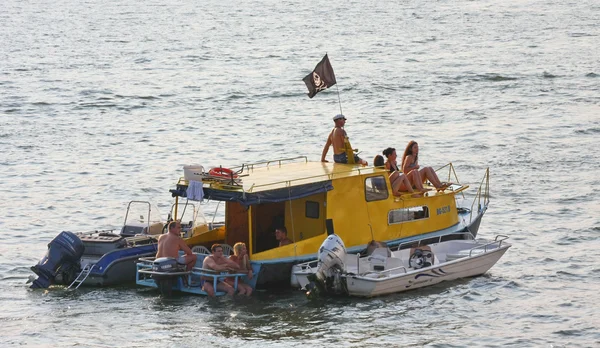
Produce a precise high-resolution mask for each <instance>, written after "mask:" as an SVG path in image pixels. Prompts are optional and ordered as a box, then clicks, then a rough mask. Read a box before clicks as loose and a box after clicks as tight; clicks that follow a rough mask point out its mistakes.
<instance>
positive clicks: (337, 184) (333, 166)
mask: <svg viewBox="0 0 600 348" xmlns="http://www.w3.org/2000/svg"><path fill="white" fill-rule="evenodd" d="M444 170H447V171H448V174H447V176H446V181H449V182H450V181H451V182H453V183H454V184H452V185H451V186H450V187H449V188H448V189H446V190H445V191H442V192H437V191H436V190H431V191H429V192H427V193H425V194H423V195H421V196H418V197H413V195H411V194H406V195H400V196H397V195H393V194H392V191H391V185H390V182H389V179H388V171H386V170H385V169H384V168H382V167H363V166H361V165H358V164H338V163H322V162H311V161H308V159H307V158H306V157H297V158H290V159H280V160H274V161H268V162H261V163H253V164H244V165H242V166H239V167H233V168H230V169H225V168H222V170H220V169H219V170H217V171H216V172H213V174H215V173H216V174H218V175H217V176H215V175H211V174H209V173H204V172H203V170H202V172H201V173H195V174H196V175H195V176H194V175H192V176H188V175H186V177H182V178H180V179H179V182H178V183H177V188H176V189H174V190H171V192H172V193H173V196H175V197H176V198H177V199H184V198H185V197H187V189H188V186H191V185H190V184H191V182H192V181H201V182H202V183H201V184H199V183H198V182H196V183H193V185H196V186H197V185H201V187H202V188H203V199H204V200H212V201H220V202H225V213H224V215H225V225H224V226H222V227H220V228H217V229H213V230H208V229H207V228H206V227H205V226H199V227H196V229H194V230H193V231H192V236H191V237H190V238H188V239H187V243H188V245H190V246H195V245H203V246H205V247H210V245H211V244H213V243H224V244H229V245H234V244H235V243H237V242H244V243H246V245H247V247H248V253H249V256H250V259H251V261H252V266H253V268H254V274H255V275H256V276H255V277H254V278H253V279H252V281H251V284H252V285H253V286H259V287H267V286H270V285H272V284H280V283H282V282H285V283H287V284H289V282H290V277H291V273H292V272H291V268H292V266H293V265H294V264H297V263H300V262H305V261H309V260H314V259H316V256H317V251H318V249H319V247H320V245H321V243H322V242H323V240H324V238H325V236H326V235H327V234H328V233H329V234H330V233H333V231H335V233H336V234H337V235H339V236H340V237H341V238H342V239H343V240H344V243H345V244H346V248H347V250H348V252H350V253H357V252H362V251H364V250H365V249H366V246H367V244H368V243H369V242H371V241H372V240H376V241H383V242H386V243H387V245H388V246H394V245H397V244H400V243H405V242H407V241H411V239H415V240H416V239H423V238H424V237H432V238H436V237H439V236H441V235H445V234H452V233H456V232H465V231H469V232H471V233H472V234H473V235H476V233H477V230H478V228H479V224H480V222H481V218H482V216H483V214H484V213H485V211H486V210H487V206H488V203H489V170H486V173H485V175H484V178H483V180H482V181H481V183H480V185H479V189H478V191H477V193H476V194H475V195H474V198H473V200H472V203H471V204H470V205H465V204H464V202H463V204H462V205H457V201H459V200H460V199H462V200H463V201H464V200H465V196H464V193H463V191H464V190H466V189H467V188H468V186H467V185H462V184H460V183H459V181H458V178H457V177H456V173H455V171H454V168H453V166H452V164H451V163H450V164H448V165H446V166H444V167H442V168H440V169H438V171H437V172H438V176H439V177H440V178H442V180H443V179H444V178H445V176H444V175H441V173H442V172H444ZM452 177H453V180H450V179H451V178H452ZM426 187H427V185H426ZM459 198H460V199H459ZM175 215H176V214H175ZM278 226H285V227H286V228H287V231H288V238H289V239H291V240H292V241H293V243H292V244H289V245H285V246H282V247H279V246H278V243H277V241H276V239H275V236H274V231H275V228H276V227H278Z"/></svg>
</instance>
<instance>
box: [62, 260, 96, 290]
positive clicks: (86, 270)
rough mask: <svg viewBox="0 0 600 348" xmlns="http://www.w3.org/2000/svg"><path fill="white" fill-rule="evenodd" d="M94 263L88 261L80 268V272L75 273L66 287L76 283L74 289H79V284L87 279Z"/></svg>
mask: <svg viewBox="0 0 600 348" xmlns="http://www.w3.org/2000/svg"><path fill="white" fill-rule="evenodd" d="M95 265H96V264H95V263H92V262H90V263H88V264H86V265H85V266H84V267H83V269H82V270H81V272H79V275H77V278H75V280H74V281H73V282H72V283H71V285H69V287H68V288H67V289H70V288H72V287H73V285H75V284H76V283H77V286H75V289H79V287H80V286H81V284H83V282H84V281H85V280H86V279H87V277H88V276H89V275H90V273H91V272H92V269H93V268H94V266H95Z"/></svg>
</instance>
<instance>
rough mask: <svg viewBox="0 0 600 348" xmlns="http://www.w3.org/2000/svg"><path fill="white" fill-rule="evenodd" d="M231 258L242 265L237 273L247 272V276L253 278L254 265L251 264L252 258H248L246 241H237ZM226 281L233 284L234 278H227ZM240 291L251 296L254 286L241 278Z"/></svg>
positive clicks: (239, 281) (239, 282)
mask: <svg viewBox="0 0 600 348" xmlns="http://www.w3.org/2000/svg"><path fill="white" fill-rule="evenodd" d="M229 259H230V260H231V261H233V262H235V263H237V264H238V265H239V266H240V270H239V271H236V273H247V274H248V275H247V276H246V277H247V278H248V280H250V279H252V266H250V258H248V250H247V249H246V244H245V243H242V242H239V243H235V244H234V245H233V255H231V256H230V257H229ZM226 282H228V283H229V284H230V285H231V286H233V283H234V280H233V279H231V278H226ZM238 291H239V293H240V294H246V295H247V296H250V295H251V294H252V287H251V286H250V285H248V284H246V283H244V282H243V281H242V280H241V279H240V280H238Z"/></svg>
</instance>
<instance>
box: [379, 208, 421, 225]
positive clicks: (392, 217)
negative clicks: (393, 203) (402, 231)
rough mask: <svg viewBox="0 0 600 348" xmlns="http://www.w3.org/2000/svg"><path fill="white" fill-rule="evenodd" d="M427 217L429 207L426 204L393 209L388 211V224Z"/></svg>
mask: <svg viewBox="0 0 600 348" xmlns="http://www.w3.org/2000/svg"><path fill="white" fill-rule="evenodd" d="M427 218H429V208H428V207H427V206H421V207H410V208H402V209H394V210H390V212H389V213H388V224H390V225H393V224H399V223H402V222H406V221H414V220H420V219H427Z"/></svg>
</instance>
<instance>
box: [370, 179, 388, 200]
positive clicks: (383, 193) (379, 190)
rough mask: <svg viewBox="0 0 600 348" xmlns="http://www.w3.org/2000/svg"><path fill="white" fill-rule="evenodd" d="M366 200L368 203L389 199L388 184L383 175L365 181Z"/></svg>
mask: <svg viewBox="0 0 600 348" xmlns="http://www.w3.org/2000/svg"><path fill="white" fill-rule="evenodd" d="M365 198H366V200H367V202H372V201H380V200H382V199H387V198H388V189H387V184H386V183H385V177H384V176H383V175H380V176H371V177H368V178H366V179H365Z"/></svg>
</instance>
